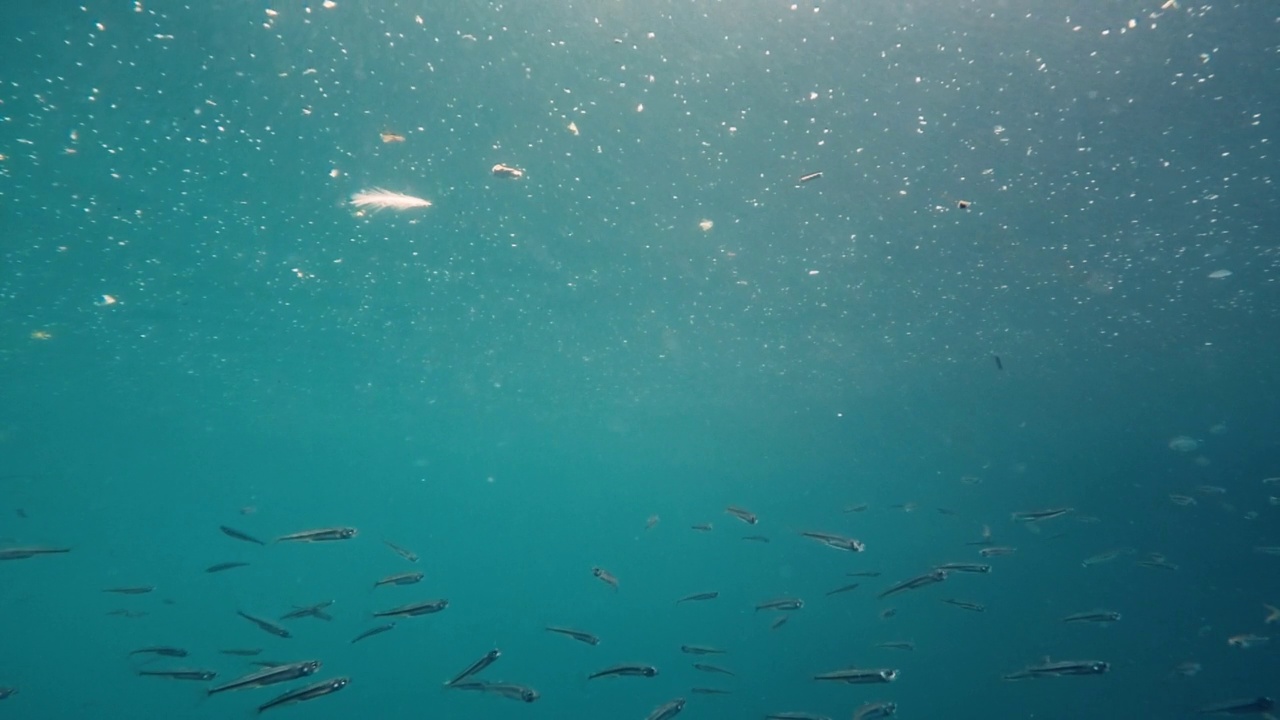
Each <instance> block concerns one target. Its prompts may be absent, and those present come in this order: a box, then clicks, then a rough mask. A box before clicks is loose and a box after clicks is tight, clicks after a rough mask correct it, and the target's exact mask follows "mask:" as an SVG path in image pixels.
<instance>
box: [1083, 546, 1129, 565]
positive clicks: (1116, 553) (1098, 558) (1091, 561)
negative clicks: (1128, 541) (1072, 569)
mask: <svg viewBox="0 0 1280 720" xmlns="http://www.w3.org/2000/svg"><path fill="white" fill-rule="evenodd" d="M1135 552H1137V551H1136V550H1134V549H1133V548H1131V547H1123V548H1113V549H1111V550H1104V551H1103V552H1100V553H1098V554H1097V555H1092V556H1090V557H1087V558H1085V559H1084V560H1081V561H1080V565H1081V566H1082V567H1093V566H1094V565H1101V564H1102V563H1106V562H1111V561H1112V560H1115V559H1116V558H1118V557H1120V556H1121V555H1132V554H1133V553H1135Z"/></svg>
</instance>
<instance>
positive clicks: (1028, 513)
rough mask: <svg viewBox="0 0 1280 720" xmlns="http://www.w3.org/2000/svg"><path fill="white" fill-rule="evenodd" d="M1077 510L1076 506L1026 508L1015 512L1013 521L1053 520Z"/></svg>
mask: <svg viewBox="0 0 1280 720" xmlns="http://www.w3.org/2000/svg"><path fill="white" fill-rule="evenodd" d="M1072 510H1075V508H1069V507H1063V508H1049V509H1047V510H1024V511H1021V512H1015V513H1014V514H1013V521H1014V522H1020V523H1033V522H1044V521H1045V520H1052V519H1054V518H1056V517H1062V516H1063V515H1066V514H1067V513H1069V512H1071V511H1072Z"/></svg>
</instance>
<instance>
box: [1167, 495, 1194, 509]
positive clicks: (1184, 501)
mask: <svg viewBox="0 0 1280 720" xmlns="http://www.w3.org/2000/svg"><path fill="white" fill-rule="evenodd" d="M1169 502H1171V503H1173V504H1174V505H1181V506H1182V507H1190V506H1192V505H1195V504H1196V499H1195V498H1193V497H1191V496H1190V495H1177V494H1170V495H1169Z"/></svg>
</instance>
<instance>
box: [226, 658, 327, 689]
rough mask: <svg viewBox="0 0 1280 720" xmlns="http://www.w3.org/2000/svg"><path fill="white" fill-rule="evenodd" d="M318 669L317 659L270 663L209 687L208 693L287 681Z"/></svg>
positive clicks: (313, 672)
mask: <svg viewBox="0 0 1280 720" xmlns="http://www.w3.org/2000/svg"><path fill="white" fill-rule="evenodd" d="M319 669H320V661H319V660H303V661H301V662H292V663H285V664H284V665H271V666H269V667H265V668H263V669H262V670H255V671H254V672H251V673H249V674H248V675H243V676H241V677H238V678H236V679H235V680H232V681H231V682H229V683H227V684H225V685H219V686H217V687H214V688H209V694H210V695H216V694H217V693H220V692H226V691H228V690H242V689H244V688H251V687H262V686H264V685H275V684H276V683H282V682H289V681H291V680H297V679H298V678H304V677H307V676H308V675H314V674H315V672H316V670H319Z"/></svg>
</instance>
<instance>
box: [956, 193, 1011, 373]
mask: <svg viewBox="0 0 1280 720" xmlns="http://www.w3.org/2000/svg"><path fill="white" fill-rule="evenodd" d="M964 207H966V208H967V207H968V206H967V205H965V206H964ZM991 357H992V358H993V359H995V361H996V369H997V370H1003V369H1004V363H1003V362H1000V356H999V355H992V356H991Z"/></svg>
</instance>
